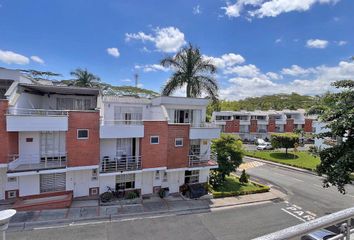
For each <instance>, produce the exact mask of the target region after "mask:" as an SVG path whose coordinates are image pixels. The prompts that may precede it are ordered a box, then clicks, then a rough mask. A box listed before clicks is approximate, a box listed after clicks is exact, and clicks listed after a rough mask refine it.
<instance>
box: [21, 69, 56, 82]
mask: <svg viewBox="0 0 354 240" xmlns="http://www.w3.org/2000/svg"><path fill="white" fill-rule="evenodd" d="M21 72H22V73H24V74H25V75H26V76H27V77H29V78H30V79H33V80H35V81H40V80H52V78H53V77H61V76H62V75H61V74H59V73H54V72H50V71H38V70H34V69H28V70H25V69H22V70H21Z"/></svg>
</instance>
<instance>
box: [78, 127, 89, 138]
mask: <svg viewBox="0 0 354 240" xmlns="http://www.w3.org/2000/svg"><path fill="white" fill-rule="evenodd" d="M79 131H87V137H79ZM89 137H90V131H89V130H88V129H86V128H80V129H77V132H76V138H77V139H79V140H85V139H89Z"/></svg>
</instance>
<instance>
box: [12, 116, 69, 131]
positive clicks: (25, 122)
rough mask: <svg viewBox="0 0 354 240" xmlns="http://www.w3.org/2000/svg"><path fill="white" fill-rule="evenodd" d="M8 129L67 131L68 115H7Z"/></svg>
mask: <svg viewBox="0 0 354 240" xmlns="http://www.w3.org/2000/svg"><path fill="white" fill-rule="evenodd" d="M6 130H7V131H9V132H22V131H25V132H31V131H67V130H68V117H67V116H50V117H48V116H21V115H20V116H16V115H9V116H7V117H6Z"/></svg>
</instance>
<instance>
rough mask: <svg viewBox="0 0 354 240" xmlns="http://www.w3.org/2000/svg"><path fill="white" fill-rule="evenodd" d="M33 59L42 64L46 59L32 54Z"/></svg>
mask: <svg viewBox="0 0 354 240" xmlns="http://www.w3.org/2000/svg"><path fill="white" fill-rule="evenodd" d="M31 60H32V61H34V62H36V63H39V64H42V65H43V64H44V60H43V59H42V58H40V57H38V56H31Z"/></svg>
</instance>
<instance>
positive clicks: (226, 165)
mask: <svg viewBox="0 0 354 240" xmlns="http://www.w3.org/2000/svg"><path fill="white" fill-rule="evenodd" d="M211 148H212V151H213V153H216V154H217V161H218V165H219V168H218V169H216V170H215V171H216V173H214V174H216V175H217V177H216V178H217V179H218V181H225V177H226V176H229V175H230V173H232V172H234V171H235V169H236V168H238V166H240V164H241V163H242V157H243V146H242V142H241V141H240V140H237V139H236V137H235V136H234V135H233V134H221V137H220V138H219V139H215V140H213V143H212V146H211Z"/></svg>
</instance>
